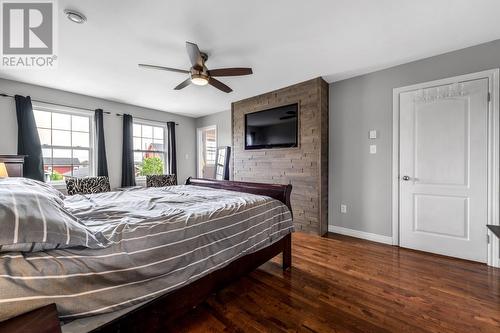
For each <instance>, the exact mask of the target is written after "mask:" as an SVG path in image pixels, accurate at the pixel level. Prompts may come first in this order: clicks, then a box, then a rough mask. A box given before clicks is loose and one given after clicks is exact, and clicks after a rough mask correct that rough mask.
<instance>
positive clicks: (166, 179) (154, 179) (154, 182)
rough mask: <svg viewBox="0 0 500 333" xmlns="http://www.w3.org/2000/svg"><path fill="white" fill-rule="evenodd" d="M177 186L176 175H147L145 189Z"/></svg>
mask: <svg viewBox="0 0 500 333" xmlns="http://www.w3.org/2000/svg"><path fill="white" fill-rule="evenodd" d="M172 185H177V177H176V175H147V176H146V187H164V186H172Z"/></svg>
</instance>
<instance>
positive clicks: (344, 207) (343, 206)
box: [340, 204, 347, 214]
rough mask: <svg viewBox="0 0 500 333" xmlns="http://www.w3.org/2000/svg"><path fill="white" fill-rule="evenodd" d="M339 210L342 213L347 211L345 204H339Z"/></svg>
mask: <svg viewBox="0 0 500 333" xmlns="http://www.w3.org/2000/svg"><path fill="white" fill-rule="evenodd" d="M340 212H341V213H343V214H345V213H347V205H344V204H341V205H340Z"/></svg>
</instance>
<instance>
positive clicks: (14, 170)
mask: <svg viewBox="0 0 500 333" xmlns="http://www.w3.org/2000/svg"><path fill="white" fill-rule="evenodd" d="M24 157H25V155H0V163H5V167H6V168H7V172H8V174H9V177H22V176H23V165H24Z"/></svg>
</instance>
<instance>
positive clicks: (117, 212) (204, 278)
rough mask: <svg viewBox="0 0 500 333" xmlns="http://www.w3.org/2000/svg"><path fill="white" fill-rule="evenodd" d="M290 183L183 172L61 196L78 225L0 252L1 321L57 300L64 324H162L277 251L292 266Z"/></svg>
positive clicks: (132, 327) (74, 327)
mask: <svg viewBox="0 0 500 333" xmlns="http://www.w3.org/2000/svg"><path fill="white" fill-rule="evenodd" d="M290 192H291V186H290V185H287V186H285V185H268V184H256V183H244V182H230V181H214V180H204V179H188V180H187V181H186V184H185V185H180V186H172V187H165V188H148V189H132V190H129V191H119V192H109V193H101V194H94V195H86V196H74V197H68V198H64V199H63V206H64V209H66V210H68V211H69V213H70V214H71V215H74V216H76V218H77V219H78V220H77V222H78V223H81V224H82V225H83V226H84V229H83V231H82V230H80V229H78V228H81V226H80V225H77V226H75V227H72V228H70V227H69V226H68V227H67V230H66V235H65V236H66V238H64V239H63V241H59V242H60V243H57V244H51V245H50V246H52V247H55V248H52V249H50V246H49V248H46V247H47V246H48V245H46V244H45V245H43V244H42V245H40V244H38V243H37V242H33V244H32V245H31V246H32V249H34V248H37V247H39V246H45V248H44V251H35V252H29V251H28V252H26V251H25V252H4V253H0V292H1V297H0V319H9V318H11V319H10V320H7V321H5V322H4V323H3V325H4V327H5V325H8V323H9V322H12V321H13V320H15V316H17V315H19V314H21V313H23V312H26V311H29V310H34V309H37V308H40V307H43V306H47V305H49V304H56V305H57V308H56V309H57V314H58V316H59V318H60V320H61V321H62V322H63V323H64V325H63V326H62V327H63V331H65V332H72V331H74V332H76V331H95V332H98V331H99V332H108V331H109V332H111V331H122V332H123V331H138V330H140V331H157V330H160V329H161V328H162V327H165V326H166V325H168V322H169V320H172V319H173V318H175V317H176V316H178V315H180V314H182V313H184V312H185V311H187V310H189V309H190V308H191V307H192V306H195V305H197V304H198V303H199V302H201V301H203V300H204V299H205V298H206V297H207V296H208V295H209V294H210V293H211V292H213V291H215V290H217V289H219V288H221V287H223V286H224V285H226V284H227V283H229V282H230V281H232V280H234V279H235V278H238V277H239V276H241V275H243V274H246V273H247V272H249V271H250V270H253V269H255V268H256V267H258V266H259V265H261V264H262V263H264V262H265V261H267V260H269V259H271V258H272V257H274V256H276V255H277V254H279V253H283V267H284V268H285V269H286V268H288V267H289V266H290V264H291V236H290V233H291V232H292V231H293V223H292V213H291V206H290ZM55 200H57V199H55ZM38 215H43V214H38ZM46 215H48V214H46ZM46 219H47V217H46ZM49 222H50V221H49ZM40 223H41V222H40ZM44 223H45V224H47V223H48V222H47V221H44ZM66 223H67V225H68V222H67V221H66ZM69 223H72V221H70V222H69ZM45 224H44V225H45ZM22 227H23V224H22V223H20V224H19V226H18V229H19V230H22ZM46 229H47V228H46ZM49 229H50V228H49ZM50 237H52V236H51V233H50V232H48V233H47V231H45V239H47V238H50ZM64 240H65V241H66V242H64ZM71 242H75V244H76V246H75V244H72V243H71ZM52 243H54V241H52ZM13 317H14V319H12V318H13ZM25 322H26V321H25ZM38 327H40V326H38ZM1 329H2V323H0V330H1Z"/></svg>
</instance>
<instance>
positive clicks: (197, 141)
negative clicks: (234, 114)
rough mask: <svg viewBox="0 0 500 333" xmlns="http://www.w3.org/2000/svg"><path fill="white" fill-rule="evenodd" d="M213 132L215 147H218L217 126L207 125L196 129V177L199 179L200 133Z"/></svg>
mask: <svg viewBox="0 0 500 333" xmlns="http://www.w3.org/2000/svg"><path fill="white" fill-rule="evenodd" d="M211 129H213V130H215V146H216V147H218V143H219V136H218V135H217V125H209V126H204V127H199V128H197V129H196V176H197V177H198V178H200V177H201V151H200V147H201V146H202V145H203V142H202V136H201V133H202V132H203V131H205V130H211Z"/></svg>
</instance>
